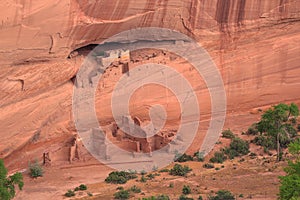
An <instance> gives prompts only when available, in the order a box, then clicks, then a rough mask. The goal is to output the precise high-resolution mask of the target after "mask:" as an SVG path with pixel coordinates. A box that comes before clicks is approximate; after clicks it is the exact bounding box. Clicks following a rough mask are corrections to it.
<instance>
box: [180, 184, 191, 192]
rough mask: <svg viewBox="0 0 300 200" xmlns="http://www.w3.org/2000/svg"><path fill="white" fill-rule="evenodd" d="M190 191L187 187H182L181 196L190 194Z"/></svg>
mask: <svg viewBox="0 0 300 200" xmlns="http://www.w3.org/2000/svg"><path fill="white" fill-rule="evenodd" d="M191 192H192V190H191V188H190V186H188V185H184V186H183V188H182V194H191Z"/></svg>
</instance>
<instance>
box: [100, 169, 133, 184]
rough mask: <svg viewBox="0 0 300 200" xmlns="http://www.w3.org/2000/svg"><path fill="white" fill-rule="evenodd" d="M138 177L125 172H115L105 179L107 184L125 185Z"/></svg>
mask: <svg viewBox="0 0 300 200" xmlns="http://www.w3.org/2000/svg"><path fill="white" fill-rule="evenodd" d="M135 178H137V176H136V175H135V174H133V173H130V172H125V171H115V172H111V173H110V174H109V175H108V177H107V178H106V179H105V182H107V183H113V184H124V183H126V182H127V181H128V180H130V179H135Z"/></svg>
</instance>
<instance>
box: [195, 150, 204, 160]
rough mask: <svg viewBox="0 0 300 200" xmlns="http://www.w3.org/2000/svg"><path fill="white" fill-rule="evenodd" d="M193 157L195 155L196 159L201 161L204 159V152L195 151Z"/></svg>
mask: <svg viewBox="0 0 300 200" xmlns="http://www.w3.org/2000/svg"><path fill="white" fill-rule="evenodd" d="M194 157H195V160H196V161H198V162H203V161H204V152H199V151H197V152H195V153H194Z"/></svg>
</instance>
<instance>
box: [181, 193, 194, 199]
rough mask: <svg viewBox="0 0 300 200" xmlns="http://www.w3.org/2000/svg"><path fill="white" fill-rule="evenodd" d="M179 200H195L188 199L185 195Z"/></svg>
mask: <svg viewBox="0 0 300 200" xmlns="http://www.w3.org/2000/svg"><path fill="white" fill-rule="evenodd" d="M179 200H194V199H193V198H190V197H187V196H185V195H183V194H182V195H181V196H180V197H179Z"/></svg>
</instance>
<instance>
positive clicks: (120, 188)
mask: <svg viewBox="0 0 300 200" xmlns="http://www.w3.org/2000/svg"><path fill="white" fill-rule="evenodd" d="M116 190H124V187H122V186H119V187H117V189H116Z"/></svg>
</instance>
